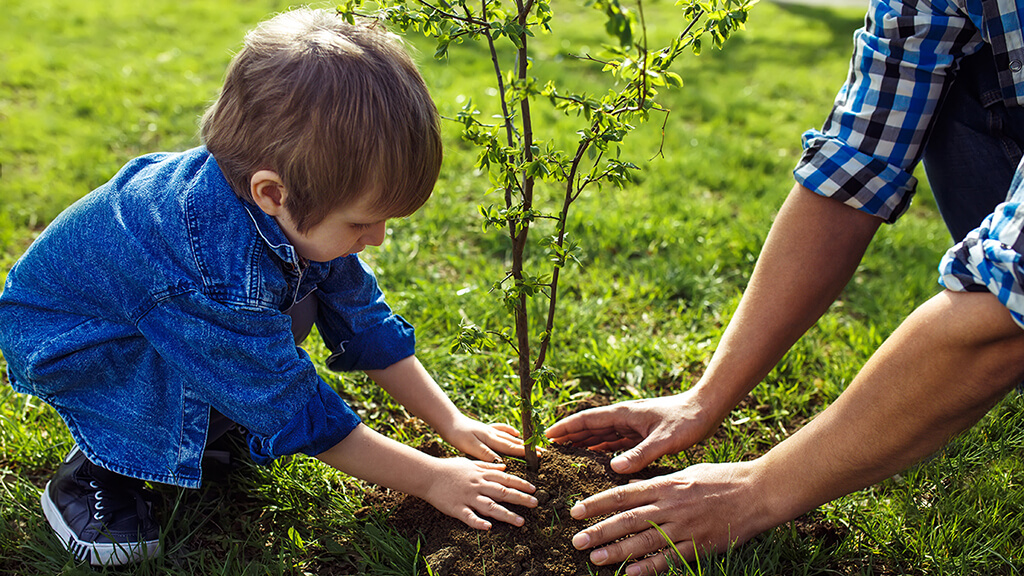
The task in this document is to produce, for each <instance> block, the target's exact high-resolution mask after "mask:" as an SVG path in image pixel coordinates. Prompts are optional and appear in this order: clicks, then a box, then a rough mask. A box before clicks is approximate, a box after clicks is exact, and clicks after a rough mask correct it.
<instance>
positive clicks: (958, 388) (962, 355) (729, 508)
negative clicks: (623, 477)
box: [571, 290, 1024, 576]
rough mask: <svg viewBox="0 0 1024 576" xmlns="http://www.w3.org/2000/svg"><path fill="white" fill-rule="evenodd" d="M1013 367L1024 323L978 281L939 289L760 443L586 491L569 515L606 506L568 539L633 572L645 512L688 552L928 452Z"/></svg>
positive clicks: (641, 569)
mask: <svg viewBox="0 0 1024 576" xmlns="http://www.w3.org/2000/svg"><path fill="white" fill-rule="evenodd" d="M1022 377H1024V331H1022V330H1021V328H1020V326H1018V325H1017V324H1016V323H1015V322H1014V320H1013V318H1012V317H1011V315H1010V313H1009V311H1008V310H1007V309H1006V307H1005V306H1004V305H1003V304H1002V303H1001V302H1000V301H999V300H998V299H997V298H996V297H995V296H993V295H992V294H990V293H987V292H952V291H948V290H947V291H945V292H943V293H941V294H939V295H937V296H935V297H933V298H932V299H931V300H929V301H928V302H926V303H925V304H924V305H922V306H921V307H920V308H918V309H917V310H916V311H915V312H914V313H913V314H911V315H910V316H909V317H908V318H907V320H906V321H904V323H903V324H902V325H901V326H900V327H899V328H898V329H897V330H896V331H895V332H894V333H893V334H892V336H891V337H890V338H889V339H888V340H886V342H885V343H884V344H883V345H882V346H881V348H879V349H878V351H876V352H875V354H874V355H873V356H872V357H871V359H870V360H869V361H868V363H867V364H866V365H865V366H864V368H863V369H862V370H861V372H860V373H859V374H858V375H857V377H856V378H855V379H854V381H853V383H851V384H850V386H849V388H848V389H847V390H846V391H844V392H843V393H842V394H841V395H840V396H839V398H838V399H837V400H836V401H835V402H834V403H833V404H832V405H831V406H829V407H828V408H827V409H826V410H825V411H823V412H822V413H821V414H820V415H819V416H818V417H817V418H815V419H814V420H813V421H812V422H811V423H809V424H808V425H807V426H805V427H804V428H802V429H801V430H799V431H798V432H797V433H796V434H794V435H793V436H791V437H789V438H787V439H786V440H785V441H783V442H781V443H780V444H778V445H777V446H776V447H775V448H773V449H772V450H771V451H770V452H768V453H767V454H765V455H764V456H762V457H760V458H758V459H756V460H753V461H750V462H740V463H727V464H699V465H696V466H692V467H690V468H687V469H685V470H683V471H681V472H677V473H675V474H671V475H668V476H663V477H660V478H655V479H653V480H648V481H644V482H638V483H635V484H631V485H629V486H624V487H620V488H615V489H612V490H609V491H606V492H603V493H600V494H597V495H595V496H592V497H590V498H587V499H586V500H583V501H582V502H580V503H578V504H577V505H576V506H575V507H574V508H573V509H572V511H571V513H572V515H573V517H575V518H589V517H594V516H600V515H606V514H615V515H614V516H612V517H610V518H608V519H606V520H603V521H601V522H598V523H597V524H595V525H594V526H591V527H590V528H587V529H586V530H584V531H582V532H580V533H579V534H577V535H576V536H575V537H574V538H573V544H574V545H575V546H576V547H577V548H581V549H582V548H591V547H600V548H598V549H597V550H595V551H594V552H592V553H591V560H592V561H593V562H594V563H595V564H601V565H605V564H616V563H619V562H622V561H624V560H627V559H638V558H643V559H642V560H640V561H639V562H635V563H633V564H631V565H630V566H629V567H628V568H627V574H630V575H631V576H634V575H636V574H644V573H654V572H656V571H660V570H664V569H665V568H666V567H667V559H666V556H665V551H664V550H663V549H664V548H665V546H666V542H665V540H664V538H663V537H662V536H661V535H660V534H659V533H658V532H657V531H656V530H654V529H653V528H651V524H650V523H652V522H653V523H654V524H656V525H658V526H659V527H660V528H661V529H662V530H663V531H664V532H665V534H667V535H668V537H669V538H670V539H671V540H672V542H674V543H675V546H676V549H678V550H679V552H680V553H682V554H683V556H684V557H686V558H687V559H693V558H694V557H695V555H696V554H697V553H698V552H700V553H704V552H710V551H719V552H721V551H723V550H724V549H725V548H727V547H728V546H730V545H732V544H734V543H740V542H744V541H746V540H748V539H750V538H751V537H753V536H755V535H756V534H758V533H760V532H762V531H764V530H766V529H768V528H771V527H773V526H776V525H778V524H781V523H783V522H786V521H788V520H790V519H792V518H795V517H796V516H798V515H800V514H802V513H804V512H806V511H808V510H810V509H812V508H814V507H816V506H818V505H820V504H822V503H824V502H828V501H830V500H832V499H834V498H837V497H839V496H842V495H844V494H848V493H850V492H853V491H855V490H858V489H860V488H863V487H865V486H869V485H871V484H874V483H876V482H878V481H880V480H883V479H885V478H888V477H889V476H891V475H893V474H894V473H896V472H899V471H901V470H903V469H905V468H907V467H908V466H910V465H911V464H913V463H914V462H917V461H919V460H920V459H922V458H924V457H926V456H928V455H929V454H931V453H933V452H934V451H936V450H937V449H938V448H940V447H941V446H942V445H944V444H945V443H946V442H947V441H948V440H949V438H951V437H952V436H954V435H955V434H957V433H959V432H961V431H963V430H965V429H966V428H968V427H970V426H971V425H972V424H974V423H975V422H977V421H978V420H979V419H980V418H981V417H982V416H983V415H984V414H985V413H986V412H987V411H988V409H989V408H991V407H992V405H993V404H995V403H996V402H997V401H998V400H999V399H1000V398H1002V397H1003V396H1004V395H1005V394H1006V392H1007V391H1009V390H1010V389H1012V388H1013V386H1015V385H1016V384H1018V383H1019V382H1021V379H1022ZM624 536H628V538H625V539H623V540H621V541H618V542H615V540H618V539H620V538H622V537H624ZM609 542H614V543H612V544H609V545H607V546H605V545H606V544H608V543H609ZM659 550H661V552H658V551H659ZM655 552H657V554H655V555H654V556H651V557H649V558H645V556H647V555H648V554H652V553H655ZM673 554H674V553H673Z"/></svg>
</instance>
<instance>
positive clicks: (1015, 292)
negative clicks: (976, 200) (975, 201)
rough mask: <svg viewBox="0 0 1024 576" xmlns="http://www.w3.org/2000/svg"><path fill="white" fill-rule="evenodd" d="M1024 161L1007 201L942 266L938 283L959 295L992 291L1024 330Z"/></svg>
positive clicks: (1018, 168)
mask: <svg viewBox="0 0 1024 576" xmlns="http://www.w3.org/2000/svg"><path fill="white" fill-rule="evenodd" d="M1022 257H1024V162H1022V163H1021V165H1019V166H1017V173H1016V174H1015V175H1014V178H1013V184H1012V185H1011V187H1010V194H1009V196H1008V199H1007V201H1006V202H1004V203H1002V204H1000V205H999V206H996V209H995V211H994V212H992V214H989V215H988V216H987V217H986V218H985V219H984V220H983V221H982V223H981V225H980V226H978V227H977V228H975V229H974V230H973V231H971V233H969V234H968V235H967V236H966V237H965V238H964V239H963V240H962V241H961V242H959V243H958V244H956V245H954V246H953V247H952V248H950V249H949V251H947V252H946V255H945V256H943V258H942V261H941V262H940V264H939V284H942V285H943V286H945V287H946V288H947V289H949V290H954V291H957V292H981V291H986V290H987V291H989V292H991V293H992V294H994V295H995V296H996V297H997V298H999V301H1000V302H1002V303H1003V305H1004V306H1006V307H1007V308H1008V309H1009V310H1010V314H1011V315H1012V316H1013V320H1014V322H1016V323H1017V324H1018V325H1019V326H1020V327H1021V328H1024V268H1022V267H1021V260H1022Z"/></svg>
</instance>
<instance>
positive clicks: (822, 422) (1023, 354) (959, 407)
mask: <svg viewBox="0 0 1024 576" xmlns="http://www.w3.org/2000/svg"><path fill="white" fill-rule="evenodd" d="M1022 377H1024V331H1022V330H1021V329H1020V328H1019V327H1018V326H1017V325H1016V324H1015V323H1014V322H1013V321H1012V320H1011V319H1010V315H1009V313H1008V312H1007V310H1006V309H1005V308H1004V307H1003V306H1002V304H1000V303H999V301H998V300H996V298H995V297H994V296H992V295H991V294H989V293H958V292H949V291H947V292H944V293H942V294H939V295H938V296H936V297H934V298H932V299H931V300H929V301H928V302H927V303H925V304H924V305H923V306H921V307H920V308H919V309H918V310H916V311H915V312H914V313H913V314H912V315H911V316H910V317H909V318H907V320H906V321H905V322H904V323H903V324H902V325H901V326H900V327H899V328H898V329H897V330H896V331H895V332H894V333H893V335H892V336H891V337H890V338H889V339H888V340H887V341H886V342H885V343H884V344H883V345H882V347H881V348H879V349H878V351H877V352H876V353H875V354H874V355H873V356H872V358H871V359H870V360H869V361H868V363H867V364H866V365H865V366H864V368H863V369H862V370H861V372H860V374H858V376H857V377H856V378H855V379H854V381H853V382H852V383H851V384H850V386H849V388H848V389H847V390H846V391H844V392H843V393H842V394H841V395H840V397H839V398H838V399H837V400H836V402H834V403H833V404H832V405H831V406H830V407H829V408H827V409H826V410H825V411H824V412H822V413H821V414H820V415H819V416H818V417H817V418H815V419H814V420H813V421H812V422H811V423H810V424H808V425H807V426H805V427H804V428H803V429H801V430H800V431H798V432H797V433H796V434H794V435H793V436H792V437H791V438H789V439H787V440H786V441H784V442H782V443H781V444H779V445H778V446H776V447H775V448H774V449H773V450H772V451H770V452H769V453H768V454H766V455H765V456H764V457H762V459H761V460H762V461H763V462H761V469H762V470H763V473H764V474H765V477H764V482H765V484H764V485H763V486H762V487H763V488H764V493H765V494H771V495H773V497H774V498H777V501H776V505H777V507H776V511H777V513H778V515H779V519H780V520H783V521H784V520H785V519H788V518H792V517H794V516H796V515H799V514H800V513H803V512H804V511H806V510H809V509H811V508H813V507H815V506H818V505H819V504H822V503H824V502H828V501H830V500H832V499H834V498H837V497H839V496H842V495H844V494H848V493H850V492H853V491H856V490H859V489H861V488H864V487H866V486H869V485H871V484H874V483H876V482H878V481H881V480H883V479H885V478H888V477H890V476H892V475H893V474H895V473H897V472H899V471H901V470H904V469H906V468H907V467H909V466H910V465H912V464H914V463H915V462H917V461H919V460H921V459H923V458H925V457H926V456H928V455H930V454H932V453H934V452H935V451H936V450H938V449H939V448H940V447H941V446H943V445H944V444H945V443H946V442H947V441H948V440H949V439H950V438H951V437H952V436H954V435H956V434H957V433H959V432H961V431H963V430H965V429H967V428H968V427H970V426H971V425H973V424H974V423H975V422H977V421H978V420H979V419H980V418H981V417H982V416H983V415H984V414H985V413H986V412H987V411H988V410H989V408H991V407H992V405H993V404H995V403H996V402H997V401H998V400H999V399H1000V398H1002V397H1003V396H1004V395H1005V394H1006V392H1007V391H1009V390H1010V389H1012V388H1013V386H1015V385H1016V384H1018V383H1019V382H1021V379H1022Z"/></svg>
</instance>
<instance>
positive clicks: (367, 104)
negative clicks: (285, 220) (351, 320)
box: [201, 8, 442, 232]
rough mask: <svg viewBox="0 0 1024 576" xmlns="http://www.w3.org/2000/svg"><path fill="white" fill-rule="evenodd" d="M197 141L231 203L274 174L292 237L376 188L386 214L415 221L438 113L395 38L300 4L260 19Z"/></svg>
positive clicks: (436, 163)
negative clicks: (257, 178) (264, 174)
mask: <svg viewBox="0 0 1024 576" xmlns="http://www.w3.org/2000/svg"><path fill="white" fill-rule="evenodd" d="M201 134H202V139H203V143H204V144H205V145H206V147H207V149H208V150H209V151H210V153H211V154H213V157H214V158H216V160H217V164H218V165H219V166H220V168H221V171H223V172H224V175H225V177H226V178H227V180H228V182H229V183H230V184H231V187H232V188H233V189H234V190H235V193H236V194H238V196H239V197H240V198H242V199H244V200H246V201H248V202H252V200H251V198H250V196H249V180H250V178H251V177H252V175H253V174H255V173H256V172H257V171H259V170H264V169H267V170H273V171H275V172H277V173H278V175H279V176H280V177H281V179H282V181H283V182H284V185H285V188H286V189H287V190H288V196H287V199H286V204H285V207H286V208H287V209H288V211H289V213H290V215H291V216H292V218H293V219H294V221H295V223H296V226H297V227H298V229H299V231H300V232H304V231H306V230H308V229H309V228H310V227H311V226H315V225H316V224H318V223H319V222H320V221H322V220H323V219H324V217H326V216H327V214H328V213H330V212H331V211H332V210H335V209H337V208H343V207H345V206H347V205H350V204H351V203H353V202H355V201H356V200H359V199H360V198H361V196H362V195H363V194H364V193H367V192H373V193H375V194H376V195H377V196H378V198H377V202H376V204H375V205H374V206H373V208H374V211H375V212H377V213H379V214H381V215H382V216H384V217H401V216H408V215H409V214H412V213H413V212H415V211H416V210H417V209H419V208H420V206H422V205H423V203H425V202H426V201H427V198H429V197H430V193H431V191H432V190H433V188H434V184H435V182H436V181H437V176H438V173H439V171H440V168H441V156H442V151H441V138H440V128H439V126H438V117H437V110H436V108H435V107H434V103H433V101H432V100H431V98H430V94H429V93H428V92H427V88H426V86H425V85H424V83H423V79H422V77H420V74H419V72H418V71H417V69H416V65H415V64H414V63H413V62H412V59H411V58H410V57H409V55H408V54H407V53H406V52H405V50H404V49H403V48H402V46H401V45H400V43H399V41H398V39H397V38H396V37H395V36H393V35H392V34H390V33H388V32H387V31H385V30H384V29H383V28H381V27H380V26H379V25H375V24H363V23H358V24H354V25H353V24H349V23H347V22H345V21H344V20H343V19H342V18H341V17H340V16H338V15H337V14H335V13H334V12H329V11H325V10H312V9H308V8H302V9H298V10H293V11H290V12H285V13H282V14H279V15H277V16H275V17H274V18H271V19H270V20H267V21H265V22H263V23H262V24H260V25H259V26H258V27H256V28H255V29H254V30H252V31H250V32H249V33H248V34H247V35H246V37H245V43H244V46H243V48H242V50H241V51H240V52H239V53H238V54H237V55H236V56H235V57H234V59H233V60H232V62H231V64H230V66H229V67H228V71H227V75H226V78H225V81H224V86H223V88H222V89H221V93H220V96H219V97H218V99H217V101H216V102H214V104H213V105H212V106H211V107H210V108H209V110H207V111H206V114H204V115H203V119H202V126H201Z"/></svg>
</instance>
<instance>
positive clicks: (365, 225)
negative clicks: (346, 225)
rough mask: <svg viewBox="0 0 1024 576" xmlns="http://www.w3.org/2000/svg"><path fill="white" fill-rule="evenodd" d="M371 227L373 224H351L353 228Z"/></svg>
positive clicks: (363, 228) (366, 228) (364, 228)
mask: <svg viewBox="0 0 1024 576" xmlns="http://www.w3.org/2000/svg"><path fill="white" fill-rule="evenodd" d="M372 227H373V224H352V228H353V229H355V230H368V229H370V228H372Z"/></svg>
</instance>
